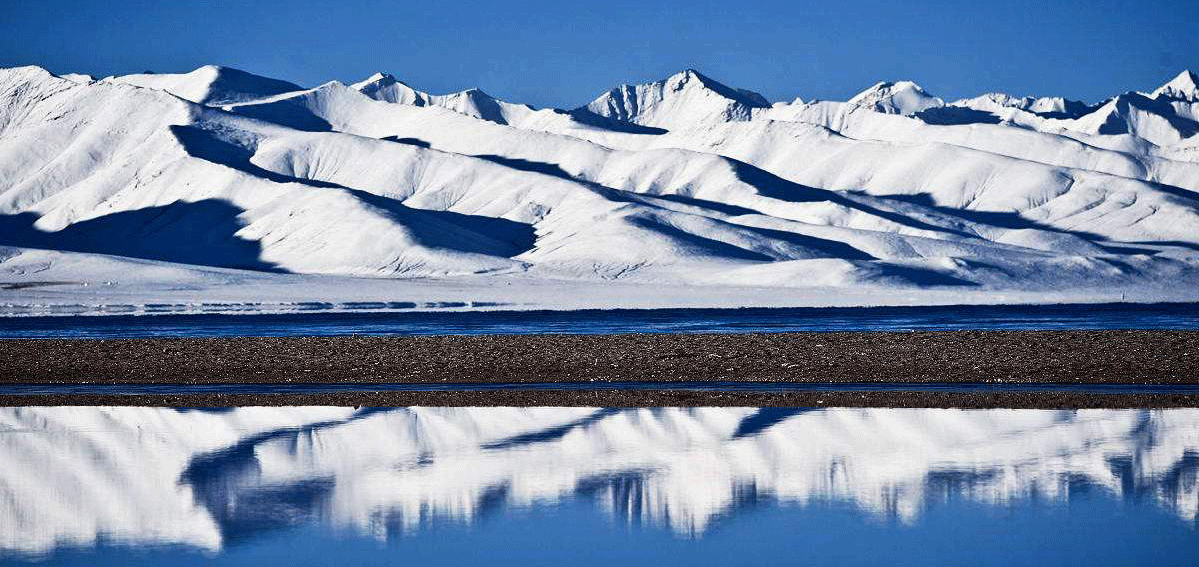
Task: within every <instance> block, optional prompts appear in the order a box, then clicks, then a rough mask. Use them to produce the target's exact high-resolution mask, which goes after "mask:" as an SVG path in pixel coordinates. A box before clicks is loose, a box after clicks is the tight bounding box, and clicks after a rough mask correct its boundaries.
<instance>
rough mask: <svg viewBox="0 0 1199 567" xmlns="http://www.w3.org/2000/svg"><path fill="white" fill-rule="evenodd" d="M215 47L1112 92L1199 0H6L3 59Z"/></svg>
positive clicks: (739, 76)
mask: <svg viewBox="0 0 1199 567" xmlns="http://www.w3.org/2000/svg"><path fill="white" fill-rule="evenodd" d="M207 63H215V64H220V65H228V66H232V67H237V68H239V69H243V70H246V71H250V72H254V73H259V74H263V75H268V76H272V77H277V78H281V79H287V80H291V81H293V82H296V83H299V84H301V85H305V86H315V85H318V84H320V83H323V82H325V81H327V80H331V79H338V80H341V81H344V82H352V81H355V80H359V79H361V78H365V77H366V76H368V75H370V74H371V73H373V72H375V71H380V70H381V71H389V72H391V73H394V74H395V75H397V76H398V77H400V78H401V79H402V80H405V81H406V82H408V83H410V84H412V85H413V86H415V87H417V88H421V89H424V90H428V91H431V92H434V93H441V92H448V91H451V90H458V89H463V88H468V87H472V86H478V87H481V88H483V90H485V91H487V92H489V93H491V94H493V95H495V96H499V97H501V98H504V99H508V100H512V101H515V102H527V103H530V104H534V105H537V106H563V107H573V106H576V105H579V104H583V103H585V102H587V101H589V100H590V99H591V98H593V97H594V96H596V95H598V94H599V93H601V92H603V91H604V90H606V89H608V88H611V87H612V86H615V85H617V84H620V83H636V82H644V81H649V80H654V79H658V78H662V77H665V76H668V75H670V74H672V73H674V72H676V71H678V70H681V69H683V68H687V67H694V68H696V69H699V70H700V71H702V72H704V73H706V74H708V75H710V76H712V77H713V78H716V79H718V80H720V81H722V82H725V83H727V84H729V85H732V86H736V87H742V88H748V89H752V90H757V91H759V92H761V93H762V94H764V95H766V97H767V98H769V99H771V100H790V99H793V98H794V97H796V96H802V97H803V98H804V99H811V98H824V99H844V98H847V97H849V96H851V95H853V94H854V93H856V92H858V91H860V90H862V89H863V88H866V87H868V86H870V85H871V84H873V83H874V82H876V81H879V80H899V79H911V80H915V81H916V82H918V83H920V84H921V85H923V86H924V87H925V88H926V89H927V90H929V91H930V92H932V93H933V94H936V95H939V96H942V97H944V98H947V99H954V98H959V97H963V96H973V95H975V94H979V93H982V92H986V91H995V90H1002V91H1005V92H1009V93H1012V94H1017V95H1024V94H1037V95H1063V96H1069V97H1072V98H1079V99H1083V100H1088V101H1095V100H1099V99H1102V98H1104V97H1106V96H1108V95H1112V94H1117V93H1119V92H1123V91H1127V90H1148V89H1151V88H1153V87H1156V86H1157V85H1159V84H1161V83H1163V82H1165V81H1166V80H1168V79H1169V78H1171V77H1173V76H1174V75H1175V74H1176V73H1177V72H1178V71H1180V70H1182V69H1183V68H1190V69H1192V70H1199V0H1173V1H1166V0H1140V1H1137V2H1111V1H1108V0H1094V1H1078V0H1039V1H1026V0H994V1H991V2H985V3H983V2H965V1H962V2H943V1H928V2H919V1H911V2H905V1H902V0H887V1H871V2H867V1H860V0H824V1H819V2H810V1H804V0H800V1H753V0H739V1H704V0H674V1H663V2H653V1H650V0H643V1H624V0H599V1H594V2H575V1H571V0H556V1H541V0H536V1H520V0H510V1H506V2H475V1H470V0H455V1H451V2H439V1H436V0H425V1H413V0H387V1H383V0H369V1H361V2H350V1H347V2H339V1H336V0H319V1H318V0H286V1H275V0H257V1H244V2H243V1H233V0H193V1H175V0H159V1H146V0H104V1H98V0H0V66H13V65H27V64H36V65H41V66H43V67H46V68H48V69H50V70H51V71H53V72H56V73H68V72H79V73H88V74H92V75H97V76H104V75H110V74H123V73H132V72H141V71H143V70H153V71H157V72H181V71H188V70H191V69H193V68H195V67H198V66H200V65H203V64H207Z"/></svg>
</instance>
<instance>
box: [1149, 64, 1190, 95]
mask: <svg viewBox="0 0 1199 567" xmlns="http://www.w3.org/2000/svg"><path fill="white" fill-rule="evenodd" d="M1153 96H1154V97H1155V98H1160V97H1165V98H1173V99H1179V100H1185V101H1189V102H1199V77H1196V76H1195V74H1194V73H1192V72H1191V71H1189V70H1184V71H1183V72H1181V73H1179V74H1178V76H1177V77H1174V78H1173V79H1171V80H1170V82H1168V83H1166V84H1164V85H1162V86H1161V87H1159V88H1158V89H1157V90H1156V91H1153Z"/></svg>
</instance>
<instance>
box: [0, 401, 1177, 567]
mask: <svg viewBox="0 0 1199 567" xmlns="http://www.w3.org/2000/svg"><path fill="white" fill-rule="evenodd" d="M0 462H3V463H4V466H3V467H0V503H3V504H4V505H3V506H0V564H4V565H19V564H25V563H26V562H30V563H37V564H42V565H168V564H169V565H200V564H211V563H219V564H222V565H269V564H275V563H279V562H281V561H283V558H286V562H287V563H288V564H295V565H356V564H371V565H399V564H419V565H460V564H480V563H484V564H489V565H547V564H549V565H552V564H563V565H612V564H631V565H645V564H659V565H711V564H723V565H783V564H851V565H861V564H869V565H894V564H913V565H962V564H972V565H1022V564H1028V565H1034V564H1035V565H1047V564H1087V565H1132V564H1155V565H1191V564H1193V561H1194V550H1195V549H1196V548H1199V531H1196V528H1197V524H1196V518H1197V515H1199V410H1196V409H1173V410H1080V411H1042V410H937V409H803V408H695V409H677V408H642V409H606V408H386V409H375V408H362V409H353V408H336V407H290V408H261V407H260V408H238V409H208V410H186V409H184V410H177V409H166V408H132V407H108V408H105V407H60V408H3V409H0Z"/></svg>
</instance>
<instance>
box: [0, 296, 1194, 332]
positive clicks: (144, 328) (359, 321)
mask: <svg viewBox="0 0 1199 567" xmlns="http://www.w3.org/2000/svg"><path fill="white" fill-rule="evenodd" d="M953 329H1012V330H1016V329H1044V330H1060V329H1199V304H1196V303H1158V304H1130V303H1109V304H1094V305H1087V304H1057V305H951V306H921V307H819V308H816V307H813V308H745V309H615V310H580V311H409V312H405V311H398V312H396V311H392V312H311V313H291V314H232V315H230V314H196V315H175V314H171V315H102V316H58V317H7V318H0V338H3V337H7V338H20V337H24V338H31V337H40V338H46V337H61V338H119V337H149V336H153V337H227V336H251V335H252V336H300V335H305V336H331V335H379V336H389V335H447V334H450V335H479V334H530V333H574V334H602V333H755V332H766V333H771V332H787V331H909V330H953Z"/></svg>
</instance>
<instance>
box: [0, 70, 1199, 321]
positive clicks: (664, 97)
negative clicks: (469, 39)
mask: <svg viewBox="0 0 1199 567" xmlns="http://www.w3.org/2000/svg"><path fill="white" fill-rule="evenodd" d="M1193 78H1194V77H1193V75H1191V74H1189V73H1183V74H1182V75H1180V76H1179V77H1178V78H1176V79H1174V80H1173V81H1170V82H1169V83H1168V84H1167V85H1165V86H1163V87H1162V88H1160V89H1157V90H1156V91H1154V93H1153V94H1152V95H1144V94H1138V93H1126V94H1123V95H1119V96H1117V97H1115V98H1113V99H1111V100H1109V101H1107V102H1105V103H1104V104H1101V105H1099V106H1097V107H1086V106H1085V105H1082V103H1075V102H1073V101H1067V100H1065V99H1061V98H1052V97H1040V98H1034V97H1024V98H1016V97H1011V96H1008V95H1004V94H994V93H993V94H988V95H984V96H981V97H976V98H973V99H966V100H962V101H957V102H955V103H951V104H948V105H946V104H944V103H943V102H942V101H941V100H940V99H937V98H935V97H932V96H931V95H928V94H927V93H925V92H924V91H923V89H921V88H920V87H919V86H917V85H915V84H914V83H911V82H896V83H880V84H878V85H876V86H874V87H872V88H871V89H868V90H867V91H865V92H863V93H862V94H860V95H858V96H856V97H854V98H853V99H852V100H851V101H849V102H844V103H842V102H830V101H812V102H807V103H804V102H802V101H801V100H796V101H795V102H794V103H790V104H776V105H773V106H772V105H770V104H769V102H768V101H766V100H765V99H764V98H762V97H761V96H760V95H757V94H755V93H752V92H750V91H745V90H740V89H735V88H731V87H727V86H725V85H721V84H720V83H718V82H716V81H715V80H713V79H711V78H709V77H706V76H704V75H702V74H700V73H697V72H695V71H690V70H688V71H684V72H682V73H679V74H677V75H674V76H672V77H670V78H668V79H665V80H663V81H658V82H656V83H652V84H648V85H639V86H622V87H619V88H617V89H613V90H612V91H610V92H608V93H605V94H604V95H602V96H601V97H600V98H599V99H597V100H596V101H594V102H593V103H591V104H589V105H587V106H586V107H582V108H580V109H576V110H573V111H562V110H555V109H543V110H537V109H533V108H532V107H529V106H526V105H520V104H513V103H508V102H504V101H499V100H497V99H495V98H493V97H490V96H488V95H486V94H484V93H483V92H482V91H480V90H477V89H472V90H468V91H463V92H460V93H453V94H449V95H430V94H427V93H424V92H422V91H419V90H416V89H414V88H412V87H410V86H408V85H405V84H404V83H402V82H400V81H399V80H398V79H396V78H395V77H393V76H391V75H387V74H383V73H379V74H376V75H374V76H372V77H370V78H368V79H366V80H364V81H362V82H359V83H355V84H354V85H351V86H346V85H343V84H341V83H338V82H330V83H326V84H324V85H321V86H319V87H316V88H312V89H302V88H300V87H298V86H296V85H292V84H291V83H287V82H285V81H276V80H274V79H268V78H264V77H259V76H255V75H251V74H249V73H245V72H242V71H237V70H233V69H228V68H221V67H214V66H208V67H202V68H200V69H197V70H196V71H193V72H191V73H187V74H178V75H165V74H164V75H156V74H146V75H131V76H124V77H110V78H107V79H104V80H101V81H89V80H86V79H83V78H80V77H71V78H60V77H56V76H54V75H52V74H50V73H48V72H46V71H44V70H42V69H40V68H37V67H22V68H13V69H4V70H0V246H4V247H5V248H4V250H5V251H4V252H3V253H2V254H0V284H4V286H5V287H12V288H13V289H5V290H0V313H4V314H21V313H44V312H57V311H62V310H65V311H67V312H71V311H84V312H104V311H105V310H106V309H107V308H108V307H107V306H111V305H123V306H132V309H133V310H134V311H139V310H141V309H142V308H143V306H145V305H149V304H153V303H161V302H171V303H173V304H183V305H191V304H197V303H202V302H204V298H206V297H209V296H212V297H226V298H229V299H230V301H232V300H233V299H234V298H237V300H238V301H245V302H248V303H258V304H262V305H267V304H270V305H277V306H279V308H280V309H286V307H285V306H286V305H288V304H291V303H294V302H313V301H325V302H341V301H355V294H356V293H357V294H363V295H372V296H375V297H378V296H382V295H386V296H389V298H390V299H391V300H395V301H410V298H416V297H419V298H421V299H420V300H421V301H426V302H428V301H433V302H436V301H459V302H468V303H469V302H479V303H497V302H498V303H504V304H510V305H522V304H527V305H536V306H538V307H550V308H553V307H567V306H593V307H601V306H602V307H616V306H641V307H652V306H667V305H675V306H677V305H687V306H702V305H713V306H715V305H720V306H737V305H825V304H844V303H847V302H848V303H851V304H881V303H905V304H907V303H922V302H929V303H945V302H969V303H975V302H1008V301H1021V302H1023V301H1035V300H1036V299H1035V298H1042V299H1044V300H1049V299H1054V300H1062V301H1081V300H1087V299H1100V298H1105V299H1106V298H1112V297H1118V296H1121V295H1123V296H1125V297H1136V298H1140V299H1142V300H1163V299H1170V300H1195V299H1199V271H1197V269H1196V268H1197V267H1199V231H1196V228H1199V195H1197V192H1199V136H1196V134H1197V133H1199V122H1196V121H1195V118H1196V117H1199V102H1193V101H1192V99H1193V97H1191V94H1193V92H1194V88H1193V87H1194V84H1193ZM1188 81H1191V82H1188ZM1188 97H1191V98H1188ZM1080 108H1083V109H1084V110H1079V109H1080ZM1080 112H1084V113H1083V114H1081V115H1079V116H1077V117H1074V116H1075V115H1076V114H1078V113H1080ZM270 272H290V273H287V274H283V273H270ZM355 278H358V279H355ZM362 278H370V279H362ZM380 280H382V281H380ZM63 281H67V282H86V283H89V284H96V285H88V286H83V285H79V284H78V283H76V284H71V285H53V286H46V285H42V283H43V282H63ZM238 282H254V283H253V284H252V285H249V284H247V285H240V284H239V283H238ZM300 282H305V283H300ZM531 282H536V284H533V283H531ZM102 283H103V284H105V285H98V284H102ZM29 284H33V285H32V286H31V285H29ZM529 289H536V290H538V291H537V293H532V292H529V291H527V290H529ZM289 290H290V291H289ZM305 290H307V291H305ZM450 290H457V291H450ZM582 290H588V291H586V292H582ZM594 290H610V291H604V292H596V291H594ZM782 290H786V291H785V292H784V291H782ZM297 292H298V293H297ZM255 293H259V294H263V295H261V296H256V297H255V296H253V294H255ZM580 293H581V294H582V298H577V297H575V296H577V295H579V294H580ZM139 294H141V296H140V297H139ZM272 294H280V295H277V296H276V295H272ZM455 294H457V295H455ZM396 295H399V296H407V297H395V296H396ZM426 298H428V299H426ZM432 298H436V299H432ZM946 298H957V299H956V301H952V300H948V299H946ZM72 306H74V307H72ZM80 306H82V307H80Z"/></svg>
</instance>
